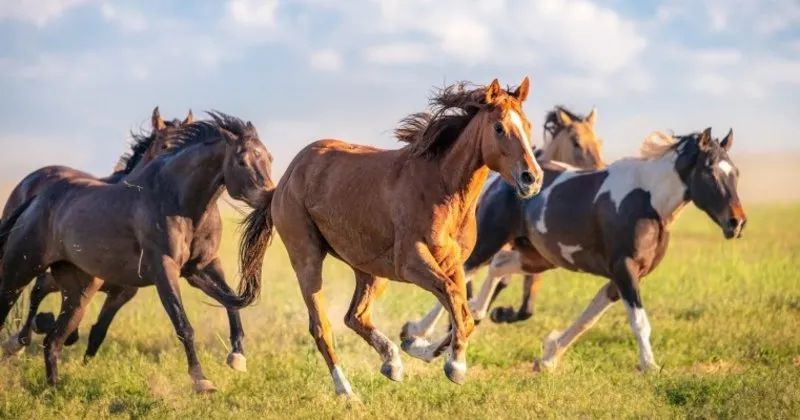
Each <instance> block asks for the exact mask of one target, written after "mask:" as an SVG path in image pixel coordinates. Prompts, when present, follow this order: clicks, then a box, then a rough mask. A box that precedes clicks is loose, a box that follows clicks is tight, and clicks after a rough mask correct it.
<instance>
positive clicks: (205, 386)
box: [192, 379, 217, 394]
mask: <svg viewBox="0 0 800 420" xmlns="http://www.w3.org/2000/svg"><path fill="white" fill-rule="evenodd" d="M192 390H193V391H194V392H195V393H197V394H210V393H212V392H217V387H215V386H214V383H213V382H211V381H209V380H208V379H199V380H196V381H194V382H193V383H192Z"/></svg>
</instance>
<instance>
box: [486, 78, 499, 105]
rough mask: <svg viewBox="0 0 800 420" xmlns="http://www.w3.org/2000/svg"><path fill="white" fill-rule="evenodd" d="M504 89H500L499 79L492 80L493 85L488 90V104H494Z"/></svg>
mask: <svg viewBox="0 0 800 420" xmlns="http://www.w3.org/2000/svg"><path fill="white" fill-rule="evenodd" d="M502 90H503V89H502V88H501V87H500V82H499V81H498V80H497V79H494V80H492V83H491V84H490V85H489V87H488V88H486V103H487V104H490V103H492V102H494V100H495V98H497V96H498V95H500V92H501V91H502Z"/></svg>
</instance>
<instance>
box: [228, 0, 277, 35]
mask: <svg viewBox="0 0 800 420" xmlns="http://www.w3.org/2000/svg"><path fill="white" fill-rule="evenodd" d="M277 13H278V0H228V2H227V3H225V16H226V18H227V19H229V20H231V21H232V22H235V23H236V24H238V25H243V26H245V27H255V28H272V27H274V26H275V21H276V16H277Z"/></svg>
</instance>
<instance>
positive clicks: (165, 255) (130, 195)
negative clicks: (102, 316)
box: [0, 112, 274, 392]
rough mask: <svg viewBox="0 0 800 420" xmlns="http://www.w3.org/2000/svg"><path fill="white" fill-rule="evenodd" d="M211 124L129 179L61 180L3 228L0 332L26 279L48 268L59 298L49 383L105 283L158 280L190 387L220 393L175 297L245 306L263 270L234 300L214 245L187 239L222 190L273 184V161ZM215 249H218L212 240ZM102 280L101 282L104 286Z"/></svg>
mask: <svg viewBox="0 0 800 420" xmlns="http://www.w3.org/2000/svg"><path fill="white" fill-rule="evenodd" d="M209 115H210V116H211V120H203V121H195V122H193V123H191V124H188V125H185V126H182V127H180V128H178V129H177V133H176V134H175V138H174V139H173V141H172V142H171V144H170V149H169V150H166V151H164V152H163V153H162V154H161V155H160V156H159V157H157V158H156V159H155V160H153V161H152V162H150V163H149V164H148V165H146V166H145V167H144V168H142V170H141V171H138V172H137V173H134V174H132V175H131V176H129V177H128V178H126V182H125V183H117V184H108V183H104V182H101V181H98V180H92V179H82V180H80V182H72V183H67V182H64V181H61V182H59V183H56V184H54V185H51V186H50V187H48V188H46V189H44V190H42V191H40V192H39V194H37V195H36V197H35V198H33V199H31V200H29V201H27V202H25V203H24V204H23V205H22V206H20V207H19V208H18V209H17V210H16V211H15V212H14V214H12V216H11V217H9V219H8V220H6V221H4V222H3V224H2V225H0V327H2V323H4V322H5V320H6V317H7V315H8V312H9V310H10V308H11V306H12V305H13V304H14V302H16V300H17V298H18V297H19V295H20V293H21V291H22V288H23V287H24V286H25V285H26V284H27V283H28V282H30V279H31V278H33V277H35V276H37V275H39V274H41V273H42V272H44V270H46V269H47V268H50V269H51V272H52V274H53V278H54V279H55V280H56V282H57V283H58V285H59V287H60V288H61V290H62V294H63V299H64V301H63V303H62V310H61V314H60V315H59V317H58V319H57V320H56V325H55V327H54V328H53V330H52V331H51V332H49V333H48V334H47V336H46V337H45V340H44V346H45V369H46V376H47V381H48V383H49V384H51V385H55V384H57V383H58V381H59V377H58V369H57V367H58V366H57V362H58V356H59V354H60V351H61V349H62V346H63V344H64V341H65V339H66V337H67V335H68V334H69V333H70V332H71V331H73V330H74V329H75V328H76V327H77V326H78V324H79V323H80V320H81V318H82V316H83V313H84V311H85V309H86V305H87V304H88V302H89V300H90V299H91V298H92V296H93V295H94V293H95V292H96V291H97V290H98V289H99V288H100V286H101V285H102V284H103V282H104V281H105V282H108V283H110V284H114V285H118V286H124V287H145V286H149V285H155V286H156V289H157V291H158V294H159V297H160V298H161V302H162V304H163V305H164V308H165V310H166V311H167V314H168V315H169V317H170V320H171V321H172V324H173V326H174V327H175V330H176V332H177V335H178V337H179V338H180V339H181V341H182V343H183V346H184V350H185V352H186V358H187V362H188V365H189V376H190V378H191V379H192V388H193V390H194V391H195V392H211V391H214V390H215V389H216V388H215V387H214V384H213V383H212V382H211V381H210V380H208V379H207V378H206V377H205V375H204V373H203V370H202V367H201V366H200V362H199V361H198V359H197V354H196V351H195V346H194V330H193V329H192V327H191V325H190V324H189V320H188V319H187V317H186V313H185V311H184V309H183V305H182V303H181V299H180V294H179V293H180V291H179V283H178V280H179V278H180V277H181V276H182V277H185V278H186V279H187V280H188V282H189V284H191V285H192V286H194V287H197V288H199V289H200V290H202V291H203V292H204V293H206V294H207V295H208V296H210V297H211V298H213V299H214V300H216V301H218V302H219V303H220V304H222V305H223V306H225V307H226V308H227V309H240V308H243V307H246V306H249V305H251V304H252V303H253V302H254V301H255V300H256V299H257V297H258V296H259V294H260V289H261V273H260V271H259V272H258V273H256V274H257V275H250V273H247V274H246V275H245V276H243V278H242V280H241V281H240V283H239V290H238V292H237V293H234V292H233V291H232V290H231V289H230V287H228V285H227V284H226V282H225V277H224V272H223V271H222V268H221V263H220V261H219V258H218V257H217V252H216V251H217V249H216V248H215V247H208V246H206V247H197V246H194V244H193V242H194V241H195V240H196V239H201V240H202V238H198V234H207V232H202V231H201V230H199V229H198V228H199V227H202V226H203V225H204V224H205V223H207V221H208V219H212V220H213V219H214V218H215V217H218V216H219V213H218V211H217V210H216V208H217V206H216V202H217V200H218V199H219V197H220V195H221V194H222V192H223V191H224V190H225V189H227V191H228V193H229V194H230V195H231V197H233V198H234V199H237V200H241V201H244V202H245V203H247V204H248V205H250V206H253V207H258V206H262V205H263V204H264V201H265V199H266V197H267V196H268V195H269V191H271V190H272V189H273V188H274V183H273V182H272V178H271V165H272V156H271V155H270V153H269V152H268V151H267V149H266V147H264V145H263V144H262V143H261V140H260V139H259V137H258V132H257V131H256V129H255V127H254V126H253V125H252V123H250V122H247V123H245V122H243V121H242V120H240V119H238V118H235V117H232V116H229V115H226V114H223V113H220V112H209ZM215 245H218V242H217V243H216V244H215ZM100 279H103V280H100Z"/></svg>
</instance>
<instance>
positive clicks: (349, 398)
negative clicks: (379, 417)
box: [336, 392, 364, 408]
mask: <svg viewBox="0 0 800 420" xmlns="http://www.w3.org/2000/svg"><path fill="white" fill-rule="evenodd" d="M336 397H337V398H339V399H341V400H342V401H344V403H345V404H346V405H347V408H358V407H363V406H364V402H362V401H361V398H359V397H358V395H356V394H354V393H352V392H342V393H336Z"/></svg>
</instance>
